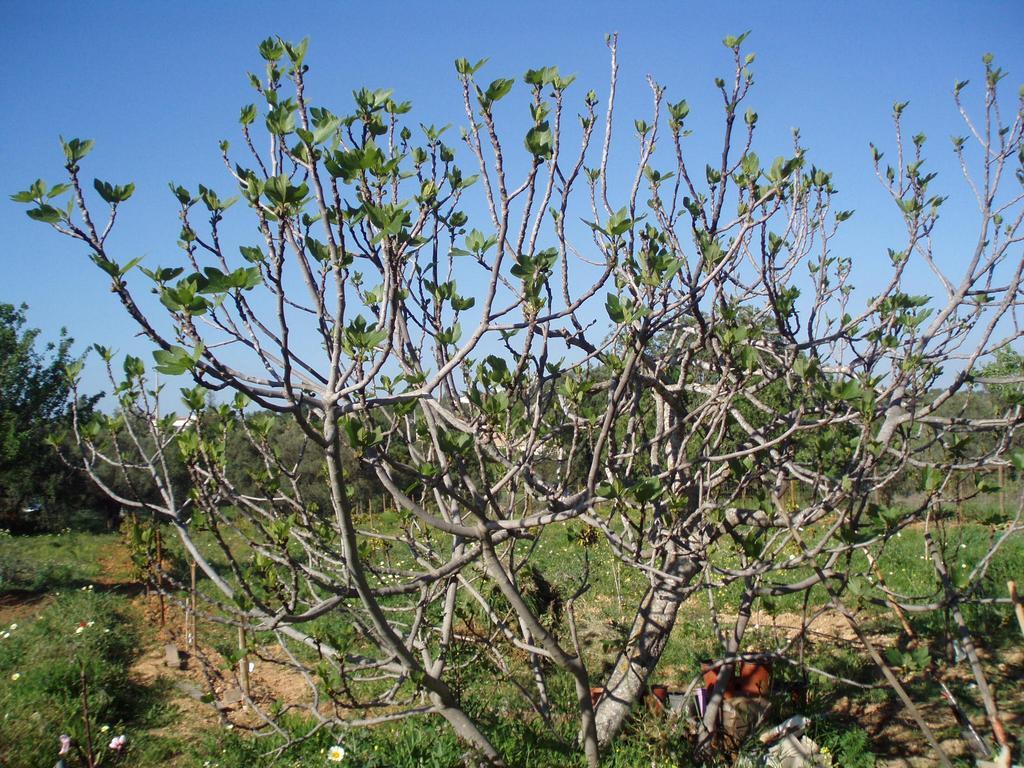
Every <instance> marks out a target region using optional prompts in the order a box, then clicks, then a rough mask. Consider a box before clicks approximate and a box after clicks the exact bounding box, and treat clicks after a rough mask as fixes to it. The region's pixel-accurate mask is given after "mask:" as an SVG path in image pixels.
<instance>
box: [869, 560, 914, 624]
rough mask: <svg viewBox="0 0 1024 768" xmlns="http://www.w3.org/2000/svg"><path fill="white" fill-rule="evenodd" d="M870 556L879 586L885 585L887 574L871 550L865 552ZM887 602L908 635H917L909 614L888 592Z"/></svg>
mask: <svg viewBox="0 0 1024 768" xmlns="http://www.w3.org/2000/svg"><path fill="white" fill-rule="evenodd" d="M865 554H866V555H867V556H868V563H869V564H870V565H871V570H872V572H874V574H875V578H876V579H878V586H880V587H884V586H885V576H884V575H882V569H881V568H879V567H878V561H877V560H876V559H875V558H874V557H873V556H872V555H871V553H870V552H865ZM885 602H886V604H887V605H888V606H889V610H891V611H892V612H893V614H894V615H895V616H896V618H897V619H899V621H900V624H901V625H902V626H903V631H904V632H906V633H907V637H917V635H915V634H914V630H913V628H912V627H911V626H910V622H909V621H907V615H906V614H905V613H904V612H903V609H902V608H900V606H899V604H898V603H897V602H896V601H895V600H893V599H892V598H891V597H890V596H889V595H888V594H886V595H885Z"/></svg>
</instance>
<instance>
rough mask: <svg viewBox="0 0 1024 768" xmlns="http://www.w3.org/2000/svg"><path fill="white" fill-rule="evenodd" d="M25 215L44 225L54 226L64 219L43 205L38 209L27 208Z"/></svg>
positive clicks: (51, 208)
mask: <svg viewBox="0 0 1024 768" xmlns="http://www.w3.org/2000/svg"><path fill="white" fill-rule="evenodd" d="M25 213H26V214H28V217H29V218H30V219H33V220H35V221H41V222H43V223H45V224H56V223H57V222H59V221H60V220H61V219H63V218H64V214H62V213H61V212H60V211H59V210H57V209H56V208H54V207H53V206H52V205H46V204H45V203H44V204H43V205H40V206H39V207H38V208H29V209H28V210H27V211H25Z"/></svg>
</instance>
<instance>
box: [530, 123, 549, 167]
mask: <svg viewBox="0 0 1024 768" xmlns="http://www.w3.org/2000/svg"><path fill="white" fill-rule="evenodd" d="M553 140H554V137H553V136H552V134H551V129H550V128H549V127H548V123H547V121H543V122H541V123H538V124H537V125H535V126H534V127H533V128H531V129H530V130H529V131H527V132H526V139H525V144H526V149H527V151H528V152H529V153H530V154H531V155H533V156H534V157H539V158H544V159H547V158H549V157H551V154H552V152H553V151H554V147H553V145H552V142H553Z"/></svg>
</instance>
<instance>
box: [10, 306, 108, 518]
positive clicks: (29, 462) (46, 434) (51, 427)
mask: <svg viewBox="0 0 1024 768" xmlns="http://www.w3.org/2000/svg"><path fill="white" fill-rule="evenodd" d="M27 309H28V308H27V307H26V306H25V305H24V304H23V305H21V306H20V307H15V306H13V305H11V304H0V528H5V529H7V530H9V531H12V532H18V533H20V532H26V531H41V530H59V529H60V528H62V527H64V526H65V525H67V524H69V523H70V522H72V518H73V516H74V515H75V514H76V513H79V512H86V513H88V512H89V511H96V510H95V507H96V506H97V504H98V506H99V508H100V509H101V510H102V509H103V508H105V507H106V506H108V502H107V500H106V498H105V497H102V496H97V495H96V494H95V492H94V487H93V486H92V484H91V483H89V482H88V481H87V480H86V479H85V476H84V475H83V473H82V472H81V470H80V469H77V470H76V469H74V468H70V467H68V466H66V465H65V464H64V463H63V462H61V461H60V459H59V457H58V455H57V453H56V452H55V451H54V450H53V448H52V447H51V446H50V445H49V444H48V442H47V440H48V438H50V437H52V435H53V433H54V432H57V431H60V430H66V429H67V428H68V427H69V415H70V404H69V403H68V396H69V394H70V392H71V383H70V380H69V379H68V374H67V368H68V366H69V365H71V364H73V363H75V362H76V358H74V357H73V356H72V354H71V345H72V343H73V339H71V338H70V337H69V336H67V334H66V333H65V332H64V331H61V335H60V339H59V340H58V341H57V342H56V343H48V344H46V345H45V347H43V348H42V349H39V348H38V347H37V341H38V337H39V331H38V330H36V329H33V328H26V327H25V323H26V311H27ZM95 400H96V398H92V399H90V400H88V401H85V402H83V403H81V404H79V410H80V412H83V413H86V414H87V413H88V412H89V410H90V408H91V407H92V404H93V403H94V402H95ZM83 508H85V509H83ZM89 508H94V509H92V510H90V509H89Z"/></svg>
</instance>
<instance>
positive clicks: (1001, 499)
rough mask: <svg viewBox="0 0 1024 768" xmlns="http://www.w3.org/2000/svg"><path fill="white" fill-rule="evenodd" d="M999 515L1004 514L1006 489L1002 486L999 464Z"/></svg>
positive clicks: (1001, 473)
mask: <svg viewBox="0 0 1024 768" xmlns="http://www.w3.org/2000/svg"><path fill="white" fill-rule="evenodd" d="M999 516H1000V517H1005V516H1006V489H1005V488H1003V465H1002V464H1000V465H999Z"/></svg>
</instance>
